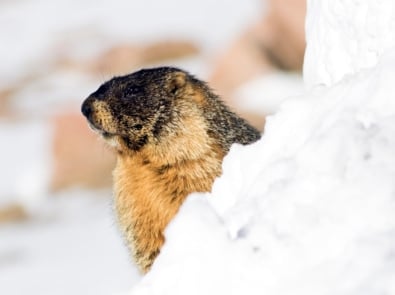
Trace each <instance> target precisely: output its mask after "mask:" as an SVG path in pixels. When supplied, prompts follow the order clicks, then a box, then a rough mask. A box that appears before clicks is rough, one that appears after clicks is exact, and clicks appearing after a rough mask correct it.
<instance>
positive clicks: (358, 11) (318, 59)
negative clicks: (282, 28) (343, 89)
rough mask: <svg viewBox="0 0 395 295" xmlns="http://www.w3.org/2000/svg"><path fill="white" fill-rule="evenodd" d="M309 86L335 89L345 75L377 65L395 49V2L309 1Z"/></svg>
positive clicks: (305, 66) (306, 67) (305, 71)
mask: <svg viewBox="0 0 395 295" xmlns="http://www.w3.org/2000/svg"><path fill="white" fill-rule="evenodd" d="M308 4H309V5H308V8H307V9H308V11H307V19H306V39H307V49H306V56H305V64H304V80H305V83H306V85H307V86H309V87H311V86H313V85H317V84H323V85H327V86H329V85H333V83H336V82H339V81H340V80H341V79H342V78H343V77H344V76H345V75H352V74H355V73H357V72H358V71H359V70H361V69H363V68H369V67H372V66H374V65H376V64H377V62H378V60H379V57H380V56H381V55H382V54H383V53H384V52H385V51H387V50H389V49H391V48H392V47H394V46H395V3H394V1H392V0H381V1H376V0H363V1H361V0H357V1H338V0H336V1H333V0H322V1H316V0H308Z"/></svg>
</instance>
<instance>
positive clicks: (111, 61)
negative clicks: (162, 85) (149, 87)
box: [90, 41, 199, 74]
mask: <svg viewBox="0 0 395 295" xmlns="http://www.w3.org/2000/svg"><path fill="white" fill-rule="evenodd" d="M198 52H199V49H198V48H197V46H195V45H194V44H193V43H190V42H186V41H159V42H155V43H152V44H148V45H146V46H135V45H130V44H121V45H118V46H114V47H113V48H111V49H110V50H108V51H106V52H104V53H103V54H102V55H100V56H99V57H98V58H96V59H95V60H93V61H91V62H90V63H91V65H90V68H91V70H92V71H93V72H94V73H96V74H114V73H125V72H129V71H130V70H131V69H133V68H136V67H139V66H144V65H147V64H151V63H156V62H161V61H164V60H168V59H177V58H184V57H187V56H192V55H196V54H197V53H198Z"/></svg>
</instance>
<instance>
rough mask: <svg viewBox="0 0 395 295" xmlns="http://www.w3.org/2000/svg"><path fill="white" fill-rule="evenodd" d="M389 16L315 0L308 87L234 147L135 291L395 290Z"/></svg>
mask: <svg viewBox="0 0 395 295" xmlns="http://www.w3.org/2000/svg"><path fill="white" fill-rule="evenodd" d="M329 3H330V4H329ZM354 12H355V13H354ZM394 12H395V11H394V9H393V4H392V3H391V2H390V1H385V0H383V1H366V2H364V1H342V0H335V1H321V0H315V1H314V0H312V1H309V2H308V22H307V32H308V39H307V40H308V46H307V49H308V50H307V58H306V67H305V70H306V71H305V76H304V78H305V81H306V84H307V86H308V89H309V91H308V92H306V93H305V94H303V95H300V96H298V97H293V98H292V99H287V100H285V101H284V102H283V103H282V104H281V105H280V107H279V110H278V112H277V113H276V114H275V115H273V116H270V117H268V118H267V124H266V127H265V133H264V135H263V138H262V139H261V140H260V141H259V142H257V143H255V144H252V145H250V146H247V147H243V146H239V145H235V146H233V147H232V149H231V151H230V153H229V154H228V155H227V156H226V158H225V160H224V163H223V175H222V176H221V177H220V178H219V179H217V180H216V182H215V184H214V187H213V190H212V192H211V193H207V194H192V195H191V196H190V197H189V198H188V199H187V201H186V202H185V204H184V205H183V206H182V208H181V210H180V212H179V214H178V215H177V216H176V218H175V219H174V220H173V222H172V223H171V224H170V225H169V226H168V228H167V231H166V243H165V245H164V247H163V249H162V251H161V254H160V256H159V257H158V258H157V260H156V261H155V263H154V265H153V268H152V270H151V271H150V272H149V273H148V274H147V275H146V276H145V277H144V278H143V279H142V280H141V282H140V283H139V284H138V285H137V286H135V287H134V288H133V290H132V291H131V294H134V295H148V294H293V295H294V294H303V295H308V294H358V295H361V294H362V295H363V294H369V295H372V294H388V295H392V294H395V255H394V253H395V217H394V216H395V214H394V212H395V181H394V180H395V100H394V99H393V93H394V90H395V89H394V83H393V81H395V50H394V49H393V48H392V44H393V38H394V34H392V35H389V34H388V32H389V31H391V30H393V28H394V26H393V19H394V16H395V14H394ZM354 16H355V17H354ZM312 26H316V27H314V28H313V27H312ZM351 29H352V30H351ZM350 30H351V31H350ZM391 32H392V33H393V31H391ZM376 42H377V43H376ZM330 45H333V47H332V46H330Z"/></svg>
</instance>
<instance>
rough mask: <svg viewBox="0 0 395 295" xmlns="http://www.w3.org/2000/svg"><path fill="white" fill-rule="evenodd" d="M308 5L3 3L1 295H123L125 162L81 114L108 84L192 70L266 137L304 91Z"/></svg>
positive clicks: (279, 0)
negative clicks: (171, 69)
mask: <svg viewBox="0 0 395 295" xmlns="http://www.w3.org/2000/svg"><path fill="white" fill-rule="evenodd" d="M305 5H306V4H305V1H304V0H266V1H265V0H243V1H242V0H232V1H229V0H218V1H211V0H200V1H194V0H184V1H180V0H144V1H128V0H113V1H104V0H96V1H91V0H84V1H77V0H57V1H50V0H14V1H11V0H2V1H0V42H1V46H0V294H25V293H29V294H122V292H126V291H127V290H128V289H129V288H130V287H131V286H132V285H133V284H134V283H136V282H137V281H138V279H139V275H138V272H137V270H136V269H135V267H134V266H133V264H132V262H131V261H130V259H129V257H128V254H127V252H126V249H125V247H124V246H123V244H122V239H121V237H120V235H119V233H118V230H117V226H116V223H115V218H114V216H113V212H112V200H111V197H112V196H111V170H112V168H113V166H114V163H115V157H114V155H113V153H112V152H111V150H110V149H109V148H108V147H106V146H105V145H104V144H103V142H102V141H101V140H100V139H98V138H97V136H96V135H95V134H93V132H91V131H90V130H89V128H88V127H87V124H86V122H85V119H84V118H83V117H82V116H81V114H80V105H81V103H82V101H83V100H84V98H85V97H87V96H88V95H89V94H90V93H91V92H93V91H95V90H96V89H97V88H98V87H99V85H100V84H101V83H103V82H104V81H106V80H107V79H109V78H111V77H113V76H116V75H122V74H126V73H130V72H133V71H136V70H138V69H140V68H143V67H152V66H159V65H170V66H177V67H181V68H183V69H185V70H187V71H189V72H191V73H193V74H194V75H196V76H197V77H199V78H201V79H203V80H206V81H208V82H209V83H210V85H211V87H212V88H213V89H214V90H215V91H216V92H217V93H218V94H220V95H221V96H222V98H223V99H224V100H225V101H226V102H227V104H229V105H230V106H231V107H232V108H233V109H234V110H235V111H236V112H238V113H239V114H241V115H242V116H244V117H246V118H247V119H248V120H250V122H251V123H252V124H253V125H255V126H256V127H257V128H259V129H260V130H261V131H263V130H264V123H265V118H266V117H267V116H268V115H271V114H274V113H275V112H276V110H277V108H278V106H279V105H280V103H281V101H282V100H284V99H285V98H288V97H290V96H297V95H298V94H299V93H301V92H302V91H303V83H302V79H301V71H302V66H303V55H304V48H305V39H304V17H305V9H306V7H305Z"/></svg>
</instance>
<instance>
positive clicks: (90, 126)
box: [88, 121, 117, 139]
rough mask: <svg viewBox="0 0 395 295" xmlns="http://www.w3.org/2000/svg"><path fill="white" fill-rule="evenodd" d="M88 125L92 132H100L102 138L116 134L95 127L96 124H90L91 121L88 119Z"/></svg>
mask: <svg viewBox="0 0 395 295" xmlns="http://www.w3.org/2000/svg"><path fill="white" fill-rule="evenodd" d="M88 125H89V128H90V129H91V130H93V131H94V132H96V133H98V134H100V135H101V136H102V137H103V138H104V139H109V138H111V137H113V136H115V135H117V134H113V133H110V132H108V131H105V130H103V129H101V128H99V127H97V126H95V125H94V124H92V122H90V121H88Z"/></svg>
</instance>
